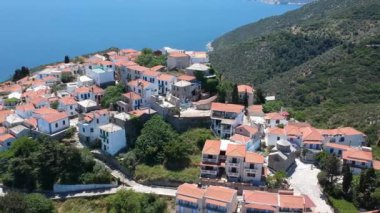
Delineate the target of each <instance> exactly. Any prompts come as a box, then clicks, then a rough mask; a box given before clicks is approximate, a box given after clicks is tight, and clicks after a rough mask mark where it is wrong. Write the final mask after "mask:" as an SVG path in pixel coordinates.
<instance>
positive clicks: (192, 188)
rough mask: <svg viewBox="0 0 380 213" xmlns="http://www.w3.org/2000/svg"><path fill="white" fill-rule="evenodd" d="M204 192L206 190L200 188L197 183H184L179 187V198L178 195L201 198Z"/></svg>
mask: <svg viewBox="0 0 380 213" xmlns="http://www.w3.org/2000/svg"><path fill="white" fill-rule="evenodd" d="M204 194H205V190H204V189H202V188H198V186H197V185H195V184H189V183H184V184H182V185H180V186H179V187H178V188H177V198H178V195H182V196H186V197H192V198H196V199H201V198H203V195H204Z"/></svg>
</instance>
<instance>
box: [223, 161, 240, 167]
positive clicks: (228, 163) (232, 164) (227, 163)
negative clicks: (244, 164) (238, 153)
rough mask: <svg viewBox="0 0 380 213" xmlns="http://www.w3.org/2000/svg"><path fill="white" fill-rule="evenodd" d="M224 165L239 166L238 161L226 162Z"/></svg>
mask: <svg viewBox="0 0 380 213" xmlns="http://www.w3.org/2000/svg"><path fill="white" fill-rule="evenodd" d="M226 165H227V166H230V167H239V163H237V162H236V163H232V162H226Z"/></svg>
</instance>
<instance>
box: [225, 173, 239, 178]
mask: <svg viewBox="0 0 380 213" xmlns="http://www.w3.org/2000/svg"><path fill="white" fill-rule="evenodd" d="M227 176H229V177H239V173H238V172H227Z"/></svg>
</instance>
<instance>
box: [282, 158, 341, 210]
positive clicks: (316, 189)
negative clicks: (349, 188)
mask: <svg viewBox="0 0 380 213" xmlns="http://www.w3.org/2000/svg"><path fill="white" fill-rule="evenodd" d="M296 163H297V167H296V169H295V171H294V173H293V174H292V175H291V177H289V182H290V186H291V187H292V188H293V189H294V191H295V192H296V193H301V194H305V195H308V196H309V197H310V198H311V200H312V201H313V202H314V203H315V205H316V209H315V211H316V212H320V213H332V212H333V210H332V209H331V207H330V206H329V205H328V204H327V203H326V200H325V198H324V195H323V194H322V191H321V188H320V186H319V184H318V178H317V175H318V173H319V172H320V170H319V169H318V168H315V167H314V166H313V168H311V165H312V164H305V163H303V162H301V161H300V160H299V159H296Z"/></svg>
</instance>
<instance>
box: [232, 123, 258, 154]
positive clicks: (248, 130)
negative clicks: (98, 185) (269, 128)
mask: <svg viewBox="0 0 380 213" xmlns="http://www.w3.org/2000/svg"><path fill="white" fill-rule="evenodd" d="M239 136H240V138H241V137H243V138H244V137H245V138H248V140H247V143H246V146H247V147H246V148H247V150H250V151H255V150H257V149H258V148H260V145H261V134H260V132H259V129H258V128H256V127H252V126H248V125H240V126H238V127H236V128H235V134H234V135H233V136H232V137H231V138H232V140H233V139H234V137H239ZM237 140H238V139H237Z"/></svg>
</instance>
